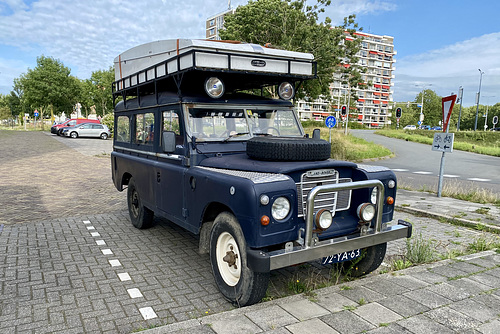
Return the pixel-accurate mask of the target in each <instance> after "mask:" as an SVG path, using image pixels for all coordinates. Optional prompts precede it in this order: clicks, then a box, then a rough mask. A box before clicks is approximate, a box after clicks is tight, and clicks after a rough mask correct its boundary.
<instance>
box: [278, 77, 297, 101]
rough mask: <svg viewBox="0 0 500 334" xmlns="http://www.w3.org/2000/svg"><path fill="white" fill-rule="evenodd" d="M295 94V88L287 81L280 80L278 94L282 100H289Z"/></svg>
mask: <svg viewBox="0 0 500 334" xmlns="http://www.w3.org/2000/svg"><path fill="white" fill-rule="evenodd" d="M294 95H295V88H294V87H293V85H292V84H291V83H289V82H286V81H284V82H282V83H280V85H279V86H278V96H279V97H280V98H281V99H283V100H291V99H292V98H293V97H294Z"/></svg>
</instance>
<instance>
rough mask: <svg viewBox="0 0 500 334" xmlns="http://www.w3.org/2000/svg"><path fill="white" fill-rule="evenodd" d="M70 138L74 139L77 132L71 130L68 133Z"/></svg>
mask: <svg viewBox="0 0 500 334" xmlns="http://www.w3.org/2000/svg"><path fill="white" fill-rule="evenodd" d="M69 136H70V137H71V138H73V139H75V138H78V133H76V132H74V131H73V132H71V133H70V135H69Z"/></svg>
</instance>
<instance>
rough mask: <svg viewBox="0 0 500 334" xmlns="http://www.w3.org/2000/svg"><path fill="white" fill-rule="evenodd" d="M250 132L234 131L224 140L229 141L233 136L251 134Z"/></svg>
mask: <svg viewBox="0 0 500 334" xmlns="http://www.w3.org/2000/svg"><path fill="white" fill-rule="evenodd" d="M249 133H250V132H238V133H233V134H232V135H229V137H227V138H226V139H224V140H223V142H225V143H226V142H228V141H229V139H231V138H234V137H239V136H243V135H247V134H249Z"/></svg>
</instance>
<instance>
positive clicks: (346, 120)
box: [344, 79, 351, 136]
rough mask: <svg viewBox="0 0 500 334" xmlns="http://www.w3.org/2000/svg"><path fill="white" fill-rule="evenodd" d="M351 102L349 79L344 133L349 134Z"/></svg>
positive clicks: (348, 82)
mask: <svg viewBox="0 0 500 334" xmlns="http://www.w3.org/2000/svg"><path fill="white" fill-rule="evenodd" d="M350 102H351V82H350V81H349V79H347V112H346V118H345V132H344V134H345V135H346V136H347V124H349V104H350Z"/></svg>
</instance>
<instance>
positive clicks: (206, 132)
mask: <svg viewBox="0 0 500 334" xmlns="http://www.w3.org/2000/svg"><path fill="white" fill-rule="evenodd" d="M187 118H188V131H189V134H190V135H191V137H196V140H197V141H221V140H225V141H229V140H247V139H249V138H250V137H252V136H259V135H265V136H287V137H289V136H293V137H302V136H303V132H302V128H301V127H300V125H299V123H298V121H297V118H296V117H295V113H294V111H293V109H291V108H289V109H261V108H258V109H257V108H255V109H251V108H245V109H243V108H241V109H208V108H201V107H200V108H190V109H189V113H188V117H187Z"/></svg>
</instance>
